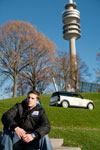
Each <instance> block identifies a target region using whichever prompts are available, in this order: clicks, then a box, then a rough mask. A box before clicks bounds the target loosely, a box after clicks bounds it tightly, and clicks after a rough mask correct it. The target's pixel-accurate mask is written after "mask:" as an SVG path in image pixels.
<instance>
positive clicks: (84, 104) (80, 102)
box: [50, 92, 94, 110]
mask: <svg viewBox="0 0 100 150" xmlns="http://www.w3.org/2000/svg"><path fill="white" fill-rule="evenodd" d="M55 105H57V106H58V105H60V106H62V107H64V108H67V107H81V108H87V109H90V110H92V109H94V103H93V101H92V100H88V99H84V98H83V96H82V95H80V94H78V93H72V92H55V93H53V94H52V96H51V98H50V106H55Z"/></svg>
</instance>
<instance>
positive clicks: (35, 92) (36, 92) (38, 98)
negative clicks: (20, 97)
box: [28, 90, 40, 100]
mask: <svg viewBox="0 0 100 150" xmlns="http://www.w3.org/2000/svg"><path fill="white" fill-rule="evenodd" d="M29 94H35V95H36V96H37V100H40V93H39V92H38V91H36V90H31V91H29V92H28V96H29Z"/></svg>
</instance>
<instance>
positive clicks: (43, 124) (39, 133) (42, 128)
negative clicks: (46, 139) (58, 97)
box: [34, 109, 50, 138]
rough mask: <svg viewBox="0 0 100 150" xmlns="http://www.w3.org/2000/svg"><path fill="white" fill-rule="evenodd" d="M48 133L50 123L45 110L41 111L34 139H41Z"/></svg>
mask: <svg viewBox="0 0 100 150" xmlns="http://www.w3.org/2000/svg"><path fill="white" fill-rule="evenodd" d="M49 131H50V123H49V120H48V118H47V115H46V113H45V110H44V109H42V112H41V114H40V119H39V127H38V128H37V129H36V130H35V131H34V134H35V135H36V137H38V138H41V137H43V136H44V135H46V134H48V133H49Z"/></svg>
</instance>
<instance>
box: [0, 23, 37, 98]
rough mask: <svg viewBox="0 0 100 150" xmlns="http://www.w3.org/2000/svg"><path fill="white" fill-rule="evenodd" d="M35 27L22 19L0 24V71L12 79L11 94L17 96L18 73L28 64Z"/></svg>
mask: <svg viewBox="0 0 100 150" xmlns="http://www.w3.org/2000/svg"><path fill="white" fill-rule="evenodd" d="M36 33H37V31H36V28H35V27H34V26H32V25H31V24H29V23H27V22H24V21H10V22H8V23H6V24H4V25H1V26H0V72H1V73H2V74H3V76H6V77H8V78H9V79H11V80H12V81H13V96H14V97H16V96H17V81H18V76H19V73H20V72H21V71H22V70H23V69H24V68H25V67H26V66H28V65H29V62H27V61H26V59H25V58H26V57H27V50H28V49H29V48H30V47H31V44H32V42H31V39H33V38H32V37H33V36H35V34H36Z"/></svg>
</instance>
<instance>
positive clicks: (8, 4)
mask: <svg viewBox="0 0 100 150" xmlns="http://www.w3.org/2000/svg"><path fill="white" fill-rule="evenodd" d="M73 1H74V2H76V3H77V9H78V10H79V11H80V25H81V35H82V36H81V38H80V39H78V40H77V41H76V51H77V54H78V55H79V56H80V57H81V59H82V60H83V61H85V63H86V64H87V66H88V67H89V71H90V73H91V74H92V76H91V77H90V78H89V79H88V81H89V82H94V81H95V77H96V74H95V71H94V69H95V68H97V61H96V55H97V53H98V52H99V48H100V0H73ZM67 3H68V0H0V24H4V23H6V22H8V21H10V20H23V21H27V22H29V23H31V24H32V25H34V26H36V28H37V30H38V31H40V32H42V33H44V34H45V35H46V37H48V38H49V39H50V40H51V41H53V42H54V43H55V44H56V46H57V48H58V49H60V50H63V51H67V52H69V41H66V40H64V39H63V34H62V32H63V31H62V27H63V23H62V12H63V11H64V10H65V8H64V5H65V4H67Z"/></svg>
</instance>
